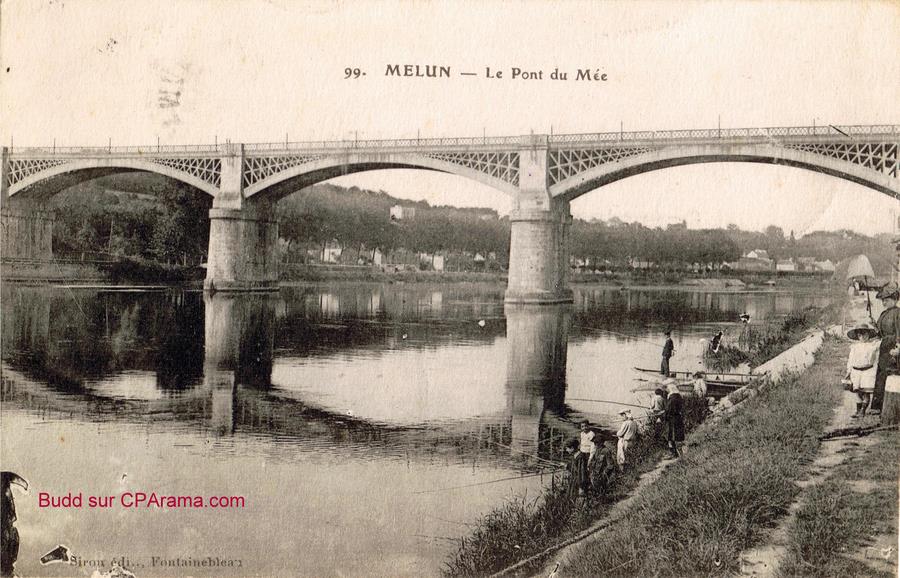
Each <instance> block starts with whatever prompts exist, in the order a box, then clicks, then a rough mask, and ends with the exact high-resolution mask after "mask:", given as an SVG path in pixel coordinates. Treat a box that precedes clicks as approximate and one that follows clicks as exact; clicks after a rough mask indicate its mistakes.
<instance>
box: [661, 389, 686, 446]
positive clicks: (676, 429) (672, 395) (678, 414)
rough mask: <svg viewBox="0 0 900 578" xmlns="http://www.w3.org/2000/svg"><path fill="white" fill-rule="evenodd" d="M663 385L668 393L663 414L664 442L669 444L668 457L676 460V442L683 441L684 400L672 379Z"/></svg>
mask: <svg viewBox="0 0 900 578" xmlns="http://www.w3.org/2000/svg"><path fill="white" fill-rule="evenodd" d="M664 383H665V385H666V388H667V389H668V391H669V397H668V398H667V399H666V414H665V417H666V441H667V442H669V457H671V458H677V457H678V456H679V453H678V442H683V441H684V399H682V397H681V392H680V391H678V384H677V383H676V382H675V380H674V379H667V380H666V381H665V382H664Z"/></svg>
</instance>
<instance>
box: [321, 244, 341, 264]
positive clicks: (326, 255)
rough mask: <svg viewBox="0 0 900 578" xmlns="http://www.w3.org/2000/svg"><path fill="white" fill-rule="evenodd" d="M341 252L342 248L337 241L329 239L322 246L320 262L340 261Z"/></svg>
mask: <svg viewBox="0 0 900 578" xmlns="http://www.w3.org/2000/svg"><path fill="white" fill-rule="evenodd" d="M343 252H344V249H343V248H342V247H341V246H340V245H339V244H338V243H337V241H329V242H328V243H325V246H324V247H322V262H323V263H340V261H341V253H343Z"/></svg>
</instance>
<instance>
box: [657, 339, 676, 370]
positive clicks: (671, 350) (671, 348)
mask: <svg viewBox="0 0 900 578" xmlns="http://www.w3.org/2000/svg"><path fill="white" fill-rule="evenodd" d="M665 335H666V343H665V345H663V349H662V364H661V365H660V368H659V372H660V373H661V374H662V375H664V376H666V377H669V359H671V358H672V356H673V355H675V343H674V342H673V341H672V332H671V331H670V330H668V329H666V334H665Z"/></svg>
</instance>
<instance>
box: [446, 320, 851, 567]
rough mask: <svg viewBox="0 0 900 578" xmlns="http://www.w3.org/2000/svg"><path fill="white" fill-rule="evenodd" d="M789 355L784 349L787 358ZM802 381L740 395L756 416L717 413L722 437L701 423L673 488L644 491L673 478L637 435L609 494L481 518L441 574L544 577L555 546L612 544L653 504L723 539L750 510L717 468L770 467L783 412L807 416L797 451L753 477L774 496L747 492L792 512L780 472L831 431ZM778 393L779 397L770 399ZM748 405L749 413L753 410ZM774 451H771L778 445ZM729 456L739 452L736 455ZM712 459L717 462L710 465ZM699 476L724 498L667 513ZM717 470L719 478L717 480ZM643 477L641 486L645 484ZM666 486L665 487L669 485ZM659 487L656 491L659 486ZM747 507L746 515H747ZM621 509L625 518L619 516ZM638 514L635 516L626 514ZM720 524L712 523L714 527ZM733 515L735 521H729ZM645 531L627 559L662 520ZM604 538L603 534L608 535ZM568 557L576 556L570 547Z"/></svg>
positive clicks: (824, 400)
mask: <svg viewBox="0 0 900 578" xmlns="http://www.w3.org/2000/svg"><path fill="white" fill-rule="evenodd" d="M840 309H841V308H840V306H838V305H835V306H832V307H828V308H825V309H823V310H821V311H818V312H817V314H816V315H814V316H813V315H812V314H811V313H810V312H807V313H806V315H805V316H804V317H807V323H804V324H803V325H809V324H810V322H811V321H815V322H816V323H818V324H821V325H829V324H831V323H833V322H834V321H835V319H836V318H838V317H839V316H840ZM813 318H814V319H813ZM791 325H792V327H791V328H790V329H791V330H790V331H789V332H788V333H789V335H790V337H791V339H793V341H794V342H796V341H799V340H800V339H801V338H803V337H804V336H805V335H806V334H805V332H802V331H799V327H797V326H795V324H794V323H792V324H791ZM821 335H822V333H821V332H818V333H816V334H815V335H814V336H810V337H809V339H811V340H812V341H815V342H817V343H821V339H822V338H821ZM804 343H805V342H804ZM832 345H833V344H832ZM804 347H805V345H804ZM785 349H787V347H785ZM804 351H805V349H804ZM768 353H769V354H770V355H772V356H773V357H778V355H777V353H779V352H777V351H775V350H774V349H769V350H768ZM789 354H790V350H788V351H787V353H785V354H784V355H789ZM835 355H837V357H835ZM826 358H827V359H831V361H832V362H834V363H838V364H839V365H840V364H841V363H843V361H842V360H841V359H846V352H844V354H843V356H842V355H841V354H840V353H835V352H834V351H832V350H831V349H829V350H828V352H827V353H824V354H823V355H822V359H826ZM835 360H837V361H835ZM773 363H774V361H773ZM825 371H826V373H827V372H838V371H839V370H838V369H836V368H831V367H829V368H828V369H826V370H825ZM807 373H809V372H807ZM804 375H806V374H804ZM799 379H800V378H798V377H796V376H790V377H789V378H787V379H786V383H785V384H784V385H783V386H780V387H768V388H765V387H763V388H759V387H754V388H753V391H752V393H750V392H749V390H748V392H745V393H747V395H741V396H739V397H740V401H741V402H742V403H741V406H742V407H743V406H744V405H745V404H746V405H749V406H751V407H753V406H755V407H756V409H755V410H751V411H750V412H749V413H748V412H745V411H743V410H742V411H741V412H739V415H741V416H744V417H741V418H740V419H739V421H738V422H734V423H732V419H733V417H732V416H733V412H732V411H731V410H730V409H729V410H726V411H725V412H721V416H722V417H720V418H716V421H718V422H719V423H721V424H725V425H723V426H721V427H723V428H724V429H723V430H720V426H718V425H705V424H704V425H702V426H700V427H699V428H698V433H697V434H695V435H691V436H690V437H689V438H688V442H689V444H690V448H691V450H689V452H690V453H689V456H690V459H688V457H687V456H686V457H684V458H682V460H680V461H679V462H677V463H676V464H675V465H677V466H678V468H679V470H678V471H679V473H678V474H675V475H676V482H674V483H673V482H671V481H670V482H666V483H662V482H661V481H660V482H654V483H653V484H652V485H651V486H650V487H647V489H644V487H645V486H648V484H649V482H648V478H651V479H655V477H656V476H661V475H664V476H669V475H670V474H661V471H662V470H661V469H660V468H659V467H658V466H657V464H658V463H659V462H660V461H661V458H662V456H663V455H664V453H665V452H664V449H663V447H662V444H661V443H660V442H657V441H655V440H654V439H652V437H650V436H642V437H641V439H640V441H639V442H638V444H637V446H636V447H634V450H635V451H633V452H632V455H631V460H632V464H633V469H630V470H627V471H626V473H625V474H624V475H622V476H619V477H618V478H617V479H616V481H615V482H614V483H613V484H612V486H610V487H609V488H607V490H606V491H605V492H604V493H603V494H602V495H600V496H597V497H596V498H594V499H592V500H589V501H587V502H582V503H579V502H578V500H571V499H570V503H568V504H567V503H566V501H565V500H564V499H563V497H561V496H560V495H559V494H560V493H561V491H560V490H558V489H554V490H552V491H550V492H548V494H547V495H546V496H544V497H543V499H542V498H541V497H538V498H535V499H533V501H532V502H531V503H525V502H524V500H523V501H521V502H512V503H508V504H506V505H505V506H504V507H503V508H500V509H498V510H497V511H495V512H493V513H492V514H491V515H489V516H487V517H486V518H484V519H483V520H482V521H481V524H479V525H478V527H477V528H476V530H475V531H474V532H473V533H472V534H470V535H469V536H467V537H466V538H464V539H462V540H461V541H460V548H459V550H458V552H457V553H456V555H455V557H454V558H453V559H452V560H451V561H450V562H448V565H447V569H446V572H447V574H449V575H484V574H491V573H495V572H501V571H502V572H503V573H504V574H508V575H528V574H530V573H534V572H536V571H537V570H538V569H540V568H541V566H542V565H543V564H545V563H547V561H548V560H550V559H552V558H551V556H553V555H554V553H555V551H556V550H557V549H558V548H556V547H554V544H556V545H559V546H563V545H567V544H568V543H569V542H570V541H576V542H580V541H581V540H583V539H584V538H585V536H580V535H579V533H581V532H584V533H585V534H589V535H591V536H592V537H593V536H595V534H596V535H598V536H601V535H605V534H611V535H616V536H618V535H619V534H618V531H617V529H616V528H609V527H608V525H609V524H613V525H615V526H618V525H619V524H624V525H626V526H628V527H632V519H633V516H634V515H635V512H639V511H641V509H642V508H645V507H647V505H648V500H649V504H651V505H652V506H653V507H654V508H656V509H658V510H659V511H661V512H667V514H666V515H674V514H676V513H677V514H678V515H682V516H686V517H687V520H688V521H689V525H690V524H694V525H696V526H698V527H700V526H703V524H704V522H703V520H704V519H705V518H706V517H707V516H712V518H713V519H718V520H719V522H717V523H718V525H716V524H713V527H714V528H715V531H716V532H721V531H723V528H727V527H728V524H729V523H731V522H734V523H735V524H737V523H738V522H737V521H736V520H737V519H738V518H739V517H740V515H741V513H740V512H738V511H736V510H733V509H730V508H737V510H741V508H743V506H744V505H747V502H746V496H740V497H738V496H731V495H730V494H729V492H732V491H736V490H735V484H738V483H743V482H742V481H740V480H731V479H730V477H731V476H735V475H737V474H738V472H734V471H730V470H731V469H732V468H731V467H730V466H727V467H726V465H727V464H729V463H730V462H729V461H728V460H725V461H723V460H722V456H729V455H730V456H731V457H733V458H734V459H735V460H736V461H735V462H734V463H742V461H743V462H744V463H746V464H747V467H757V466H758V465H759V464H757V463H756V461H754V460H758V461H763V462H765V461H766V460H767V458H766V455H765V452H764V450H765V448H766V447H767V446H766V442H765V440H767V439H768V438H769V437H773V438H775V439H778V437H779V436H780V435H784V432H778V431H776V430H777V429H778V427H777V425H778V420H779V419H780V420H785V419H786V416H787V415H788V414H786V413H785V412H784V408H786V407H789V408H791V411H796V412H798V413H804V416H803V417H804V419H803V420H800V424H799V425H797V424H795V427H794V429H792V430H791V431H790V432H788V436H789V437H790V438H791V439H792V440H793V441H794V442H796V443H797V444H798V445H797V447H798V448H799V449H797V447H795V448H792V451H787V450H785V451H784V452H783V453H784V457H783V458H779V459H778V460H769V461H770V462H772V461H774V462H777V463H776V464H774V465H773V464H772V463H766V464H763V465H762V466H759V468H757V471H762V472H773V476H774V477H773V484H774V485H773V487H771V488H767V487H765V484H762V485H760V483H758V482H751V483H749V484H748V486H747V488H748V489H749V491H751V492H753V491H758V492H763V493H765V492H770V494H771V496H770V497H766V496H767V495H763V497H762V499H763V500H769V501H770V502H771V501H772V500H775V501H776V505H777V507H780V508H784V507H786V506H785V505H784V504H785V500H787V501H786V503H790V499H789V497H786V496H788V494H789V492H788V491H787V490H786V489H785V487H784V483H782V482H784V480H787V479H788V478H789V477H790V475H791V474H792V473H794V472H791V471H787V472H785V471H783V470H784V469H786V468H789V467H790V465H796V464H798V463H801V461H802V456H799V457H798V452H799V454H802V453H803V452H807V451H809V448H808V447H807V446H808V445H809V439H813V440H814V439H815V435H817V434H818V433H819V432H821V429H822V428H823V427H824V425H825V423H827V417H826V415H825V414H827V413H828V411H829V408H830V407H831V405H830V404H831V403H832V402H833V400H830V399H829V398H828V396H813V390H814V389H815V388H816V387H818V386H819V385H818V377H816V376H815V375H806V377H805V378H804V379H805V380H806V381H803V382H802V383H801V382H799V381H797V380H799ZM798 384H799V385H798ZM762 389H765V390H766V391H767V393H766V395H765V396H762V395H761V394H760V390H762ZM776 391H779V392H781V393H775V392H776ZM786 392H793V393H792V395H790V396H788V398H785V399H781V397H780V396H784V395H786ZM798 392H799V393H798ZM806 396H813V397H816V399H817V402H816V403H817V404H818V405H817V406H816V407H815V408H812V410H811V412H806V408H801V407H800V406H802V405H803V400H804V397H806ZM687 399H688V400H692V399H693V398H691V397H688V398H687ZM737 401H738V400H731V399H730V398H729V399H728V400H727V402H726V401H723V402H722V403H721V404H720V405H722V407H723V408H725V406H726V405H727V406H728V407H729V408H731V407H732V406H733V405H734V403H736V402H737ZM751 401H752V404H751V403H750V402H751ZM767 403H772V404H779V405H780V407H782V411H779V412H774V413H773V412H769V411H768V410H767V408H766V404H767ZM819 406H821V407H819ZM693 409H694V410H698V411H688V412H687V414H688V416H689V418H691V419H690V420H689V422H690V423H689V424H688V426H689V428H688V429H689V430H690V429H693V426H695V425H697V424H698V422H699V421H700V420H699V419H698V418H699V417H701V416H702V415H703V413H702V411H699V410H700V408H693ZM745 414H746V415H745ZM763 415H767V416H768V417H766V420H764V421H762V422H760V424H761V425H760V431H759V436H760V440H761V442H760V443H759V444H757V445H747V444H746V442H745V439H744V438H746V437H748V436H750V435H752V433H751V432H753V431H755V430H756V428H757V426H756V420H758V419H760V418H761V417H762V416H763ZM750 424H753V428H750V427H748V426H749V425H750ZM703 432H707V433H703ZM709 432H713V433H709ZM738 438H740V439H738ZM798 440H800V441H798ZM803 440H806V441H803ZM711 441H715V443H714V444H711V443H709V442H711ZM813 445H815V444H813ZM707 446H708V447H707ZM732 446H733V447H732ZM695 447H696V448H705V449H702V451H699V450H697V451H696V452H695V450H694V449H693V448H695ZM772 447H776V448H777V446H772ZM734 448H738V449H737V450H735V449H734ZM781 449H782V448H779V451H780V450H781ZM741 451H744V452H745V453H746V454H747V455H741ZM714 456H715V459H712V458H713V457H714ZM695 462H697V463H704V462H708V463H704V465H703V467H702V468H696V465H697V464H696V463H695ZM695 468H696V470H697V471H695V472H693V474H692V476H693V478H690V477H689V478H687V482H688V483H690V484H694V485H696V486H697V487H702V488H706V489H705V490H704V491H706V490H709V487H708V486H710V485H712V486H716V485H722V487H720V488H719V491H720V492H722V491H723V488H724V492H725V494H724V495H719V496H718V497H712V498H709V499H712V500H713V502H708V501H707V502H703V503H702V504H701V505H700V506H698V509H696V510H691V509H690V508H691V504H687V505H685V506H684V507H685V508H687V509H686V510H684V511H680V512H679V508H680V507H681V505H680V504H668V505H667V504H665V503H664V501H665V499H666V497H667V496H668V495H669V494H670V493H671V495H673V496H678V500H679V502H681V501H682V500H687V501H690V500H693V499H694V498H697V495H696V494H693V493H690V492H689V491H688V493H687V494H686V493H685V491H686V490H685V489H683V488H680V487H678V485H679V484H681V483H685V479H682V477H683V476H684V475H685V473H686V472H687V471H690V470H693V469H695ZM717 468H718V469H719V470H721V471H718V470H717ZM760 468H761V469H760ZM741 470H742V471H743V472H744V473H745V474H746V473H747V472H752V471H754V470H752V469H751V470H747V469H746V468H743V467H742V468H741ZM648 472H652V474H649V475H648ZM642 477H643V478H644V479H643V481H642ZM738 477H739V476H738ZM668 479H670V480H671V478H668ZM660 483H662V485H661V486H660ZM785 483H786V482H785ZM670 486H671V487H670ZM639 487H640V488H641V490H640V491H639V492H635V489H636V488H639ZM659 487H662V488H663V490H659V489H658V488H659ZM653 488H657V489H653ZM632 494H634V495H632ZM709 496H716V493H715V492H713V491H712V490H710V491H709ZM704 499H706V498H704ZM730 499H735V500H737V502H736V503H735V504H729V500H730ZM716 500H721V501H722V504H723V505H722V507H723V508H724V509H723V511H722V512H721V513H715V512H713V511H712V510H714V509H715V508H714V507H713V504H714V503H715V501H716ZM632 502H633V503H632ZM548 504H549V505H548ZM748 507H750V509H752V507H751V506H748ZM623 508H625V511H623ZM635 508H636V510H634V511H632V510H633V509H635ZM763 509H765V508H763ZM776 509H777V508H776ZM551 514H553V515H555V516H557V518H556V519H553V520H546V519H545V518H546V517H548V516H549V515H551ZM750 515H751V517H752V516H753V514H752V512H751V513H750ZM717 516H718V518H716V517H717ZM729 516H731V517H730V518H729ZM771 516H772V517H773V519H774V516H775V512H774V511H773V512H771ZM559 517H562V520H563V521H562V523H560V521H559ZM625 520H627V522H625ZM729 520H730V522H729ZM759 522H761V523H768V521H767V520H765V519H764V518H760V519H759ZM646 523H647V524H648V528H647V530H646V532H644V533H640V532H636V533H634V534H633V535H631V540H632V541H631V542H629V543H627V544H626V551H639V550H640V549H642V548H643V547H644V546H643V545H642V541H645V540H651V539H654V538H653V536H654V534H657V533H658V532H659V530H658V528H656V529H654V524H661V525H665V516H663V517H662V518H648V519H647V520H646ZM753 523H754V522H753V520H751V525H752V524H753ZM588 527H590V529H589V530H587V531H585V528H588ZM603 530H608V531H606V532H604V531H603ZM681 530H687V528H680V529H679V531H681ZM701 534H702V533H701ZM666 536H668V534H666ZM670 538H671V539H674V536H671V537H670ZM706 538H708V536H704V539H706ZM731 538H734V537H731ZM617 539H618V538H617ZM741 539H746V537H743V538H741V537H740V536H739V537H737V538H736V539H735V543H736V544H740V540H741ZM592 540H593V538H592ZM614 542H615V541H614ZM614 542H613V543H612V544H611V545H610V546H609V547H610V548H611V549H613V550H614V549H615V548H617V546H616V545H615V543H614ZM592 543H593V541H592ZM695 546H696V545H695V544H688V545H684V547H695ZM571 548H575V547H574V546H572V547H571ZM716 548H717V550H716V551H717V552H719V551H723V549H722V547H719V546H717V547H716ZM632 549H634V550H632ZM735 552H740V548H737V549H736V550H735ZM674 554H675V553H673V552H668V553H666V552H659V556H660V557H663V558H664V557H665V556H666V555H674ZM678 555H679V556H683V552H680V553H678ZM565 559H566V560H567V562H566V565H567V566H568V565H570V564H571V565H572V566H573V568H577V570H567V571H566V574H573V575H605V574H607V573H610V572H611V570H610V569H613V570H612V573H616V572H620V573H621V574H623V575H634V574H641V573H642V572H646V573H648V574H652V573H653V571H652V568H653V566H652V565H651V566H641V567H640V568H637V569H636V568H634V567H631V566H629V565H630V564H632V562H629V563H628V564H626V562H627V560H621V559H616V564H611V562H612V561H613V558H612V557H611V555H610V554H609V553H605V554H601V555H600V557H599V559H598V560H592V561H590V562H587V561H578V559H577V558H572V557H571V555H570V554H568V553H567V556H566V558H565ZM716 559H717V560H718V563H719V565H721V564H722V561H723V560H724V558H721V559H719V558H716ZM522 560H526V561H527V563H526V564H521V563H520V564H519V565H516V562H518V561H522ZM617 564H622V565H623V566H622V569H621V570H615V567H616V565H617ZM512 568H514V570H512V571H510V570H511V569H512ZM703 568H706V569H709V568H713V569H716V570H718V566H716V565H713V566H709V567H707V566H703V564H700V565H697V566H692V567H690V568H688V567H685V568H682V569H681V570H683V572H682V573H683V574H695V573H698V572H703V571H705V570H703ZM544 570H545V571H546V572H545V573H547V572H549V571H552V570H554V566H553V564H551V565H550V566H549V567H544Z"/></svg>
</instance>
